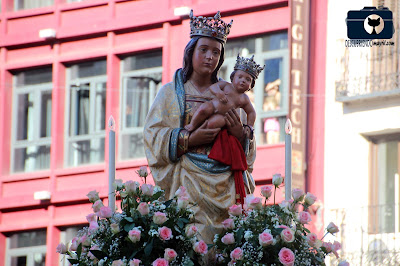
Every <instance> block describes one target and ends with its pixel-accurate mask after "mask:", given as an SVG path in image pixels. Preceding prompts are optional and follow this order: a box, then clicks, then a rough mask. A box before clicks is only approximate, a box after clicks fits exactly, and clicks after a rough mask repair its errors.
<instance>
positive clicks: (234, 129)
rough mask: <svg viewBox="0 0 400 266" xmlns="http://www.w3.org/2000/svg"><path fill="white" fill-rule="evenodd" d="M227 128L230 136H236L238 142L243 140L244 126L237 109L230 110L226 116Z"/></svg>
mask: <svg viewBox="0 0 400 266" xmlns="http://www.w3.org/2000/svg"><path fill="white" fill-rule="evenodd" d="M225 120H226V126H227V128H228V132H229V134H230V135H232V136H235V137H236V138H237V139H238V140H241V139H242V138H243V134H244V131H243V126H242V122H241V121H240V117H239V115H238V113H237V112H236V110H235V109H231V110H229V111H228V112H227V113H226V115H225Z"/></svg>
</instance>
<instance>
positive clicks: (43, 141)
mask: <svg viewBox="0 0 400 266" xmlns="http://www.w3.org/2000/svg"><path fill="white" fill-rule="evenodd" d="M22 72H24V71H22ZM12 80H13V96H12V104H13V108H12V116H11V117H12V126H11V132H12V133H11V158H10V159H11V160H10V164H11V165H10V166H11V167H10V168H11V169H10V172H11V173H26V172H28V171H35V172H36V171H43V170H48V169H50V161H51V158H50V160H49V167H48V168H43V169H33V170H25V169H24V171H16V170H15V154H16V152H15V151H16V150H17V149H21V148H28V147H39V146H49V147H50V146H51V127H50V136H49V137H40V130H41V127H40V126H38V127H33V137H32V139H31V140H17V131H18V122H19V121H18V119H19V117H18V114H17V113H18V97H19V95H21V94H29V93H32V94H33V98H34V107H33V117H35V118H39V124H40V122H41V121H42V120H41V109H40V108H41V101H42V99H41V95H42V93H43V92H50V93H51V95H52V97H53V82H44V83H41V84H35V85H23V86H16V84H17V76H16V75H15V74H13V77H12ZM35 103H37V104H35ZM51 108H53V101H52V107H51ZM51 111H52V110H51ZM50 120H51V117H50ZM50 149H51V147H50ZM50 154H51V151H50Z"/></svg>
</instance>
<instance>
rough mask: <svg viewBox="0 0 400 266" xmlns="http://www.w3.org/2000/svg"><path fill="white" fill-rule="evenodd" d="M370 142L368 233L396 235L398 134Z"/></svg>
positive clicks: (399, 187) (399, 167) (399, 166)
mask: <svg viewBox="0 0 400 266" xmlns="http://www.w3.org/2000/svg"><path fill="white" fill-rule="evenodd" d="M371 139H372V143H371V148H370V150H371V166H370V167H371V169H370V207H369V221H370V222H369V231H370V233H394V232H400V231H399V226H400V220H399V219H400V216H399V212H400V209H399V198H400V193H399V192H400V185H399V182H400V180H399V173H400V134H394V135H385V136H379V137H376V138H375V137H374V138H371Z"/></svg>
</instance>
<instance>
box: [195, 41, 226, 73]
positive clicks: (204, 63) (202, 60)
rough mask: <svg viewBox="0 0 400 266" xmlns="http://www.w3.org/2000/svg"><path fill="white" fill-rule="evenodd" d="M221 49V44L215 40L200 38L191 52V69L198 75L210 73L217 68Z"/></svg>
mask: <svg viewBox="0 0 400 266" xmlns="http://www.w3.org/2000/svg"><path fill="white" fill-rule="evenodd" d="M221 49H222V44H221V43H220V42H218V41H217V40H214V39H211V38H207V37H203V38H200V39H199V40H198V41H197V44H196V47H195V48H194V52H193V57H192V64H193V71H194V72H196V73H197V74H199V75H200V76H208V75H211V74H212V73H213V72H214V70H215V69H216V68H217V65H218V62H219V58H220V56H221Z"/></svg>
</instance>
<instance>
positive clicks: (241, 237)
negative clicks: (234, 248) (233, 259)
mask: <svg viewBox="0 0 400 266" xmlns="http://www.w3.org/2000/svg"><path fill="white" fill-rule="evenodd" d="M236 235H237V243H241V242H242V239H243V235H244V229H243V228H242V227H241V228H239V230H238V231H237V233H236Z"/></svg>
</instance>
